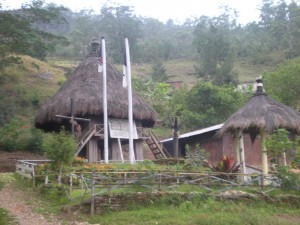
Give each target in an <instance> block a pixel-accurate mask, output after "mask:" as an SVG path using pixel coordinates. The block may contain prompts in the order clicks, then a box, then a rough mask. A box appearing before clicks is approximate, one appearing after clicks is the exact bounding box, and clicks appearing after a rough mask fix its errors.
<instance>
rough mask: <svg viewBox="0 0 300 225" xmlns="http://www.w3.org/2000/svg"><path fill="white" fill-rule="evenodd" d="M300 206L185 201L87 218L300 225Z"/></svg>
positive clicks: (110, 221) (128, 221)
mask: <svg viewBox="0 0 300 225" xmlns="http://www.w3.org/2000/svg"><path fill="white" fill-rule="evenodd" d="M299 213H300V209H295V208H292V207H285V206H277V205H273V204H268V203H265V202H243V201H238V202H234V201H217V200H214V199H212V198H209V199H206V200H203V199H202V201H199V202H191V201H186V202H183V203H181V204H180V205H179V206H174V205H164V204H161V205H152V206H149V207H141V206H139V207H136V208H135V209H131V210H125V211H121V212H108V213H105V214H102V215H100V216H94V217H92V218H90V219H89V222H90V223H100V224H119V225H123V224H124V225H125V224H175V225H176V224H178V225H179V224H191V225H192V224H209V225H211V224H216V225H223V224H224V225H227V224H266V225H268V224H270V225H271V224H272V225H273V224H278V225H279V224H299V220H300V216H299V215H300V214H299Z"/></svg>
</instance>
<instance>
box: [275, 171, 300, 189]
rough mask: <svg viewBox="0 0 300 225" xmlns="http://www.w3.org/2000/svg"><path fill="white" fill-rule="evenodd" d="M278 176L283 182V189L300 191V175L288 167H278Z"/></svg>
mask: <svg viewBox="0 0 300 225" xmlns="http://www.w3.org/2000/svg"><path fill="white" fill-rule="evenodd" d="M277 172H278V174H277V176H278V178H279V179H280V181H281V187H282V188H283V189H287V190H289V189H293V190H300V174H299V173H294V172H292V171H291V170H290V168H289V167H287V166H278V167H277Z"/></svg>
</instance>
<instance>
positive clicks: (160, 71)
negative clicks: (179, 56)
mask: <svg viewBox="0 0 300 225" xmlns="http://www.w3.org/2000/svg"><path fill="white" fill-rule="evenodd" d="M166 71H167V70H166V69H165V67H164V64H163V62H162V60H154V61H153V64H152V74H151V77H152V80H153V81H154V82H164V81H166V80H168V76H167V74H166Z"/></svg>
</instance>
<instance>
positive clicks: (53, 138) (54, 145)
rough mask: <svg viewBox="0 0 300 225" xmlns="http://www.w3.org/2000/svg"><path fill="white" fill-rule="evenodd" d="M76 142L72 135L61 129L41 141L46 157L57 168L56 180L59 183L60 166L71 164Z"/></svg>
mask: <svg viewBox="0 0 300 225" xmlns="http://www.w3.org/2000/svg"><path fill="white" fill-rule="evenodd" d="M76 147H77V143H76V140H75V139H74V137H73V136H71V135H70V134H69V133H68V132H67V131H65V130H64V129H62V130H61V131H60V132H59V133H52V134H51V135H49V136H48V138H47V139H45V140H44V141H43V144H42V148H43V150H44V152H45V154H46V156H47V158H48V159H51V160H53V164H54V165H56V166H57V168H58V182H59V183H61V174H62V168H63V166H65V165H71V163H72V161H73V159H74V155H75V152H76Z"/></svg>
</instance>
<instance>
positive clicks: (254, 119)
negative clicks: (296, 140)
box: [219, 77, 300, 175]
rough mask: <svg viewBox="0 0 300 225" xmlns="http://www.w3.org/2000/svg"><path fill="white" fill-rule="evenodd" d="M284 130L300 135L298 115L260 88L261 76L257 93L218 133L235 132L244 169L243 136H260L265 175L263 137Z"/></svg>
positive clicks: (266, 166) (264, 164)
mask: <svg viewBox="0 0 300 225" xmlns="http://www.w3.org/2000/svg"><path fill="white" fill-rule="evenodd" d="M278 128H284V129H286V130H288V131H290V132H291V133H294V134H300V114H299V113H298V112H297V111H295V110H293V109H292V108H290V107H288V106H286V105H284V104H281V103H279V102H277V101H275V100H274V99H272V98H270V97H269V96H268V95H267V94H266V93H265V92H264V89H263V84H262V79H261V77H260V78H258V79H257V80H256V92H255V93H254V94H253V96H252V97H251V98H250V99H249V100H248V102H247V103H246V104H245V105H244V106H243V107H242V108H241V109H239V110H238V111H237V112H235V113H234V114H233V115H232V116H231V117H229V118H228V119H227V121H226V122H225V123H224V125H223V127H222V128H221V129H220V131H219V134H220V135H223V134H225V133H226V132H231V133H234V134H235V135H234V136H235V138H236V140H237V141H236V155H237V159H238V161H240V162H241V163H242V165H243V169H242V170H243V171H242V172H244V173H245V172H246V170H245V161H246V159H245V157H244V149H243V133H249V134H250V137H251V139H252V140H254V139H255V137H256V135H260V141H261V152H262V153H261V161H262V170H263V174H264V175H266V174H268V159H267V154H266V148H265V137H266V135H267V134H272V133H273V132H274V131H275V130H276V129H278Z"/></svg>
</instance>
